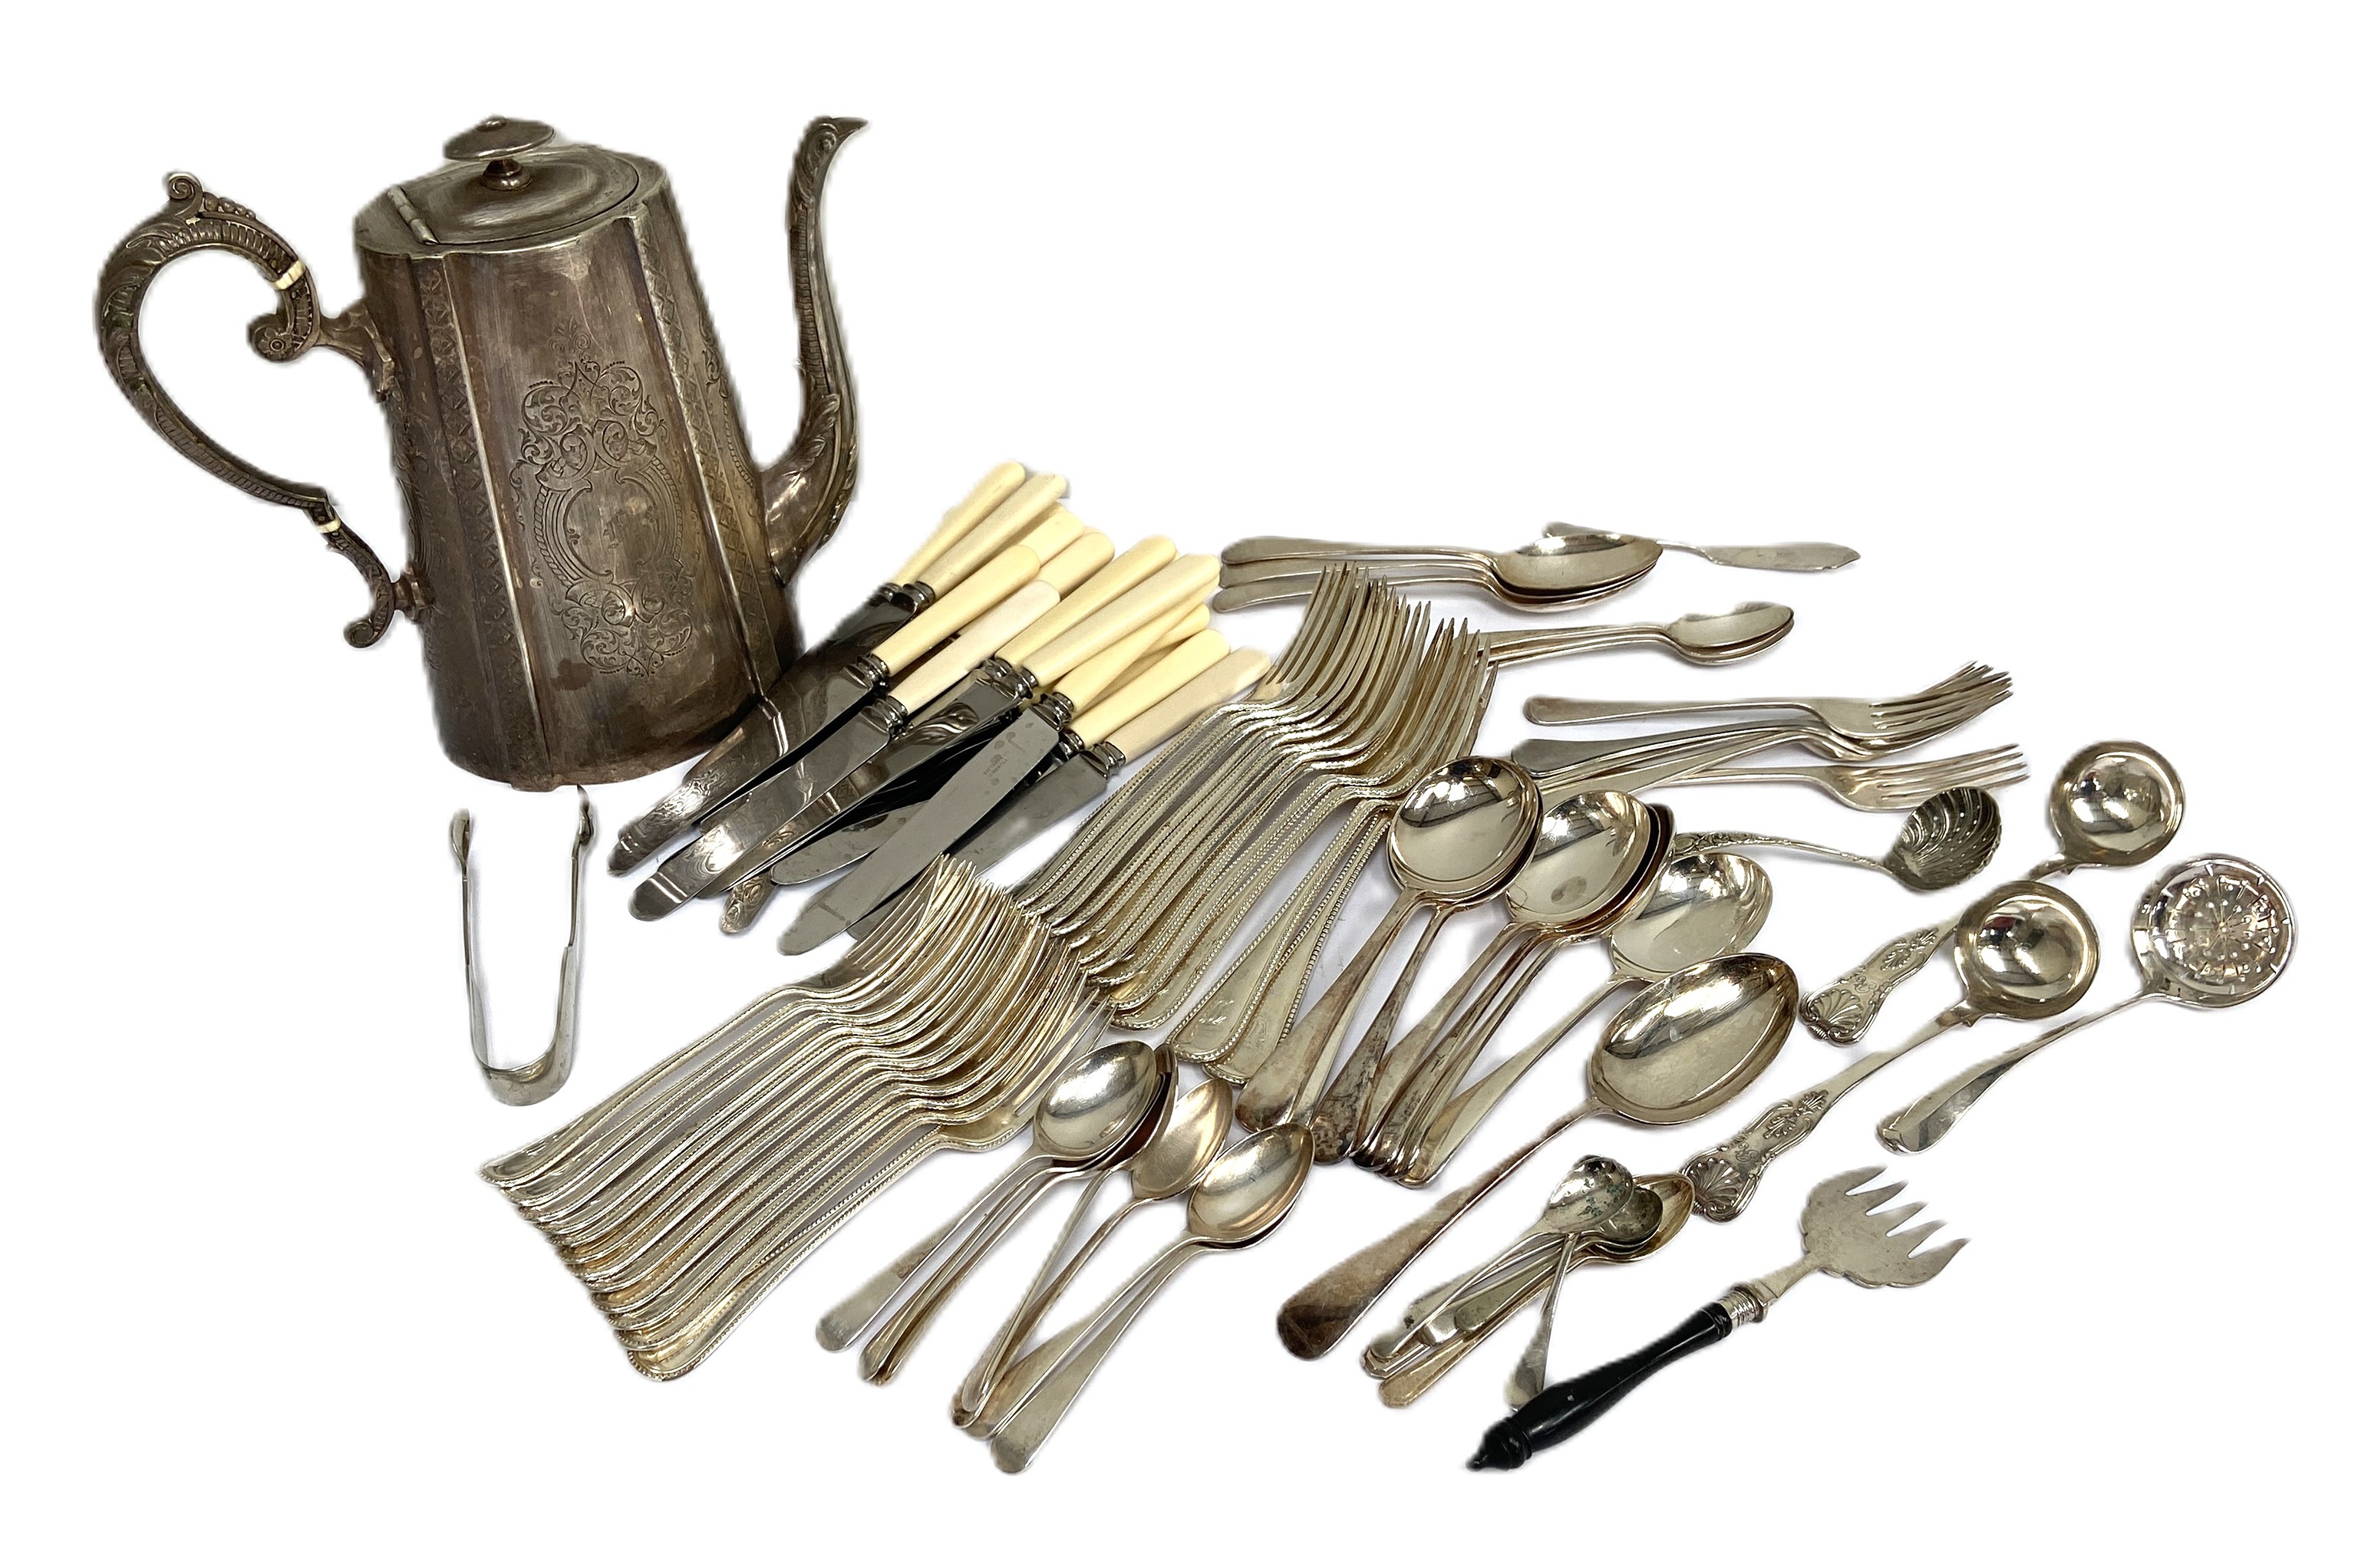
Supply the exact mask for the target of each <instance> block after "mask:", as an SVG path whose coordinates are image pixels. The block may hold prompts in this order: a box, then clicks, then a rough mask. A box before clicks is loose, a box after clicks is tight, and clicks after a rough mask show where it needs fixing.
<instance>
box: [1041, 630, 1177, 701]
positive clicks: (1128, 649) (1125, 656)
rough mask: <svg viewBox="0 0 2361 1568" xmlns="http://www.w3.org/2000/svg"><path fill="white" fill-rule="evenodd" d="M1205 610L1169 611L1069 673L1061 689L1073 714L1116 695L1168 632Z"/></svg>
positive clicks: (1125, 635)
mask: <svg viewBox="0 0 2361 1568" xmlns="http://www.w3.org/2000/svg"><path fill="white" fill-rule="evenodd" d="M1203 608H1204V607H1203V606H1202V605H1193V604H1184V605H1181V606H1180V607H1178V608H1177V609H1170V610H1167V611H1165V613H1164V614H1162V615H1160V616H1159V617H1158V618H1157V619H1155V620H1151V621H1149V622H1148V624H1147V625H1145V626H1142V627H1140V628H1138V629H1137V630H1133V631H1129V632H1126V634H1124V635H1123V636H1122V637H1120V638H1118V639H1117V640H1116V641H1114V642H1113V643H1111V644H1109V645H1108V647H1107V648H1106V650H1105V651H1104V652H1101V653H1098V654H1096V655H1094V656H1093V657H1091V658H1088V659H1085V660H1083V661H1082V663H1079V664H1077V665H1075V666H1074V667H1073V668H1072V669H1071V670H1069V671H1067V672H1066V674H1064V675H1063V676H1062V677H1060V679H1059V681H1058V685H1057V689H1058V690H1059V691H1060V692H1061V693H1063V694H1064V696H1065V698H1066V700H1067V701H1068V702H1070V703H1071V704H1073V711H1075V712H1081V711H1082V710H1083V709H1085V708H1088V707H1091V706H1092V705H1093V703H1096V702H1097V701H1098V700H1099V699H1100V698H1101V697H1104V696H1106V695H1107V694H1108V693H1110V692H1112V691H1114V690H1115V686H1116V685H1117V684H1119V683H1120V682H1122V680H1123V678H1124V677H1125V676H1126V675H1127V674H1130V673H1131V672H1132V669H1133V667H1134V666H1135V665H1137V664H1138V663H1140V661H1141V660H1142V659H1143V658H1145V657H1146V656H1147V654H1148V650H1149V649H1151V648H1155V647H1157V646H1159V644H1161V643H1162V642H1163V641H1164V638H1165V636H1166V634H1167V633H1168V632H1170V631H1171V630H1174V629H1175V627H1176V626H1179V625H1182V624H1185V623H1186V622H1187V621H1188V620H1190V619H1191V617H1192V616H1193V615H1194V613H1195V612H1196V611H1197V610H1199V609H1203ZM1168 656H1169V655H1168Z"/></svg>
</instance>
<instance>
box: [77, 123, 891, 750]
mask: <svg viewBox="0 0 2361 1568" xmlns="http://www.w3.org/2000/svg"><path fill="white" fill-rule="evenodd" d="M861 125H862V122H861V121H859V120H853V119H818V120H814V121H813V122H812V123H811V124H810V126H808V127H807V130H806V131H805V134H804V139H803V144H802V146H801V147H800V148H798V149H797V152H796V159H795V170H794V174H793V177H792V181H791V183H790V188H789V196H788V203H787V242H788V248H789V252H790V256H791V258H792V268H791V271H792V275H793V279H794V283H795V292H796V316H797V324H798V331H799V348H800V354H801V362H802V371H803V381H804V410H803V418H802V422H801V424H800V426H799V427H798V429H797V431H796V436H795V439H794V440H793V442H791V443H790V444H789V446H788V449H787V452H786V454H785V455H784V456H782V457H781V458H779V460H778V461H777V462H775V463H774V464H772V465H771V466H769V467H768V468H758V467H757V466H756V465H755V463H754V461H753V459H752V456H751V455H750V453H749V451H748V447H747V441H746V434H745V431H744V428H743V426H742V424H741V421H740V417H739V412H738V405H737V401H736V399H735V397H734V395H733V394H732V392H731V389H730V381H729V377H728V375H727V372H726V371H725V369H724V368H723V364H722V359H721V356H720V350H719V346H718V345H717V343H716V340H715V334H714V331H713V327H712V323H710V321H709V320H708V317H707V314H706V307H705V300H704V295H703V292H702V291H701V290H700V289H699V287H698V285H697V275H696V273H695V271H694V269H692V268H691V266H690V262H689V255H688V247H687V243H686V237H685V236H684V233H683V230H682V227H681V222H680V216H679V213H678V211H677V209H676V208H675V205H674V202H673V195H672V190H671V184H670V181H669V179H668V177H667V176H666V175H665V173H664V170H663V169H662V168H661V167H659V166H658V165H656V164H655V163H653V162H652V161H650V160H648V159H643V158H635V157H631V156H630V155H627V154H622V153H614V152H608V151H605V150H603V149H601V148H595V147H590V146H588V145H582V144H573V143H566V142H562V141H559V140H557V139H556V137H555V132H554V131H552V130H551V129H550V127H549V126H544V125H539V124H536V123H534V122H532V121H526V120H499V119H495V120H487V121H485V122H484V123H483V124H482V125H481V126H477V127H475V128H474V129H473V130H470V131H467V132H465V133H462V134H461V135H460V136H458V137H453V138H452V140H451V142H450V143H449V144H448V145H447V146H446V147H445V149H444V151H445V157H446V158H448V159H451V160H452V161H450V162H448V163H446V164H445V165H444V166H443V167H442V168H440V169H438V170H434V172H432V173H430V174H426V175H423V176H421V177H420V178H418V179H416V180H412V181H406V182H404V183H403V184H401V185H399V186H395V187H393V188H391V189H390V190H388V191H387V192H385V193H384V194H383V195H382V196H380V197H379V199H378V200H377V201H375V202H373V203H370V204H369V205H368V207H367V208H365V209H364V210H363V211H362V213H361V214H360V215H359V217H358V218H357V220H356V221H355V224H354V243H355V247H356V249H357V252H358V256H359V261H360V274H361V291H362V297H361V299H360V301H359V302H357V303H356V304H354V305H353V306H352V307H351V308H349V309H347V310H346V311H345V312H343V313H341V314H338V315H334V316H324V315H323V314H322V313H321V311H320V305H319V300H318V294H317V288H316V285H315V282H314V279H313V273H312V271H311V269H309V268H307V267H306V266H305V265H304V263H303V262H302V258H299V257H298V256H297V255H296V253H295V251H294V249H293V247H291V246H289V245H288V244H287V242H286V241H285V240H284V239H282V238H281V237H280V236H279V235H278V234H277V233H275V232H274V231H272V230H271V229H270V228H269V226H268V225H265V224H264V223H262V221H261V220H260V219H258V217H256V216H255V214H254V213H253V212H252V210H251V209H249V208H247V207H245V206H242V205H240V204H238V203H235V202H232V201H229V200H227V199H226V198H225V197H222V196H220V195H217V194H215V193H214V192H210V191H207V190H206V189H205V188H204V187H203V184H202V183H201V182H200V181H198V180H197V179H196V178H195V177H194V176H193V175H189V174H173V175H170V176H169V177H168V178H167V179H166V181H165V192H166V197H167V201H166V204H165V206H164V207H163V209H162V210H161V211H159V212H158V213H157V214H154V215H153V216H152V217H150V218H148V219H147V220H146V221H145V222H143V223H142V224H140V225H138V226H137V228H135V229H134V230H133V231H132V232H131V233H130V234H129V235H127V236H125V238H124V239H123V241H122V243H121V244H120V245H118V246H117V247H115V252H114V254H113V255H112V256H110V257H109V258H107V261H106V264H105V267H104V270H103V271H102V273H101V275H100V279H99V289H98V302H97V329H98V337H99V348H100V352H101V354H102V355H103V356H104V358H105V360H106V364H107V368H108V370H109V372H110V373H111V374H112V375H113V376H114V378H115V385H116V387H117V388H118V389H120V390H121V391H122V393H123V395H124V396H125V397H126V399H127V400H129V401H130V402H131V405H132V407H133V408H134V409H135V410H136V411H137V412H138V413H139V415H140V417H141V418H142V419H144V420H146V421H147V422H148V424H149V426H150V427H152V428H153V429H154V430H155V431H156V433H158V434H159V435H160V436H162V437H163V438H164V440H165V441H166V442H168V443H169V444H170V445H171V446H172V447H173V449H174V450H176V451H178V452H180V453H181V455H183V456H185V457H187V458H188V459H189V460H190V461H191V462H192V463H194V464H196V465H197V466H199V467H201V468H203V469H204V470H205V471H206V472H207V473H209V474H212V475H213V476H214V477H216V478H219V479H222V480H223V481H225V483H228V484H230V485H233V486H235V487H236V488H239V489H241V490H244V491H245V492H246V493H247V494H248V495H251V496H255V497H257V498H258V499H263V500H267V501H270V502H272V503H274V504H277V505H280V506H285V507H291V508H293V509H295V510H299V511H301V512H302V513H303V514H304V515H305V516H306V517H308V518H309V519H310V520H311V522H312V524H313V527H314V528H315V529H317V530H318V531H319V533H320V535H321V537H322V539H323V540H324V542H325V543H327V545H328V547H329V548H330V549H332V550H334V551H335V552H336V553H337V554H341V555H343V556H344V557H345V558H346V560H347V561H349V562H351V563H352V565H354V567H355V568H356V569H357V571H358V572H359V573H360V575H361V577H362V580H363V582H364V583H365V585H366V586H367V587H368V594H369V608H368V613H366V614H365V615H363V616H362V617H361V618H360V619H359V620H356V621H354V622H353V623H352V624H351V625H350V626H348V627H346V630H345V636H346V641H348V642H351V643H352V644H354V645H355V646H357V647H366V646H368V644H370V643H372V642H375V641H378V640H379V638H380V637H382V636H383V635H384V634H385V631H386V630H387V628H388V626H389V625H390V623H391V621H392V619H393V617H394V615H395V614H396V613H397V612H400V613H403V614H407V615H409V616H411V617H412V619H413V620H416V621H417V622H418V627H419V632H420V635H421V638H422V640H423V644H424V651H425V654H426V668H427V679H428V684H429V685H430V686H431V687H432V688H433V691H434V712H435V722H436V728H437V729H438V730H439V731H440V734H441V737H442V741H443V748H444V751H445V752H446V753H447V754H448V755H449V757H450V758H451V760H452V761H453V762H456V763H458V764H459V765H460V766H461V767H463V768H466V769H467V770H468V771H469V772H471V773H479V774H482V775H483V776H484V777H487V778H490V779H495V780H499V781H500V782H502V783H505V784H514V785H517V786H518V787H520V788H524V789H548V788H552V787H554V786H555V785H559V784H598V783H604V782H608V781H611V780H616V779H626V778H633V777H637V776H638V775H640V774H642V773H648V772H651V771H653V770H654V769H656V768H661V767H664V766H667V765H669V764H670V763H672V762H677V761H679V760H680V759H682V758H684V757H686V756H689V755H692V754H694V753H695V752H697V751H699V750H701V749H702V748H704V747H705V746H707V745H708V744H710V743H711V742H712V741H713V740H715V739H717V738H718V737H719V736H720V735H721V734H722V733H723V732H724V731H725V730H727V729H729V728H730V725H731V724H732V723H733V722H734V721H735V720H736V718H738V716H739V714H740V712H741V710H742V709H743V708H744V707H745V706H746V704H747V703H748V702H749V701H750V700H752V699H753V698H755V697H758V696H761V695H762V694H763V692H764V691H765V690H766V689H768V688H769V687H770V686H771V685H772V684H773V683H774V681H775V680H776V679H777V677H778V675H779V674H780V671H781V670H782V668H783V667H784V666H785V664H786V663H788V662H790V661H792V660H793V659H794V658H795V656H796V653H797V652H798V651H799V650H800V647H801V638H800V636H799V634H798V632H797V630H796V620H795V615H794V611H793V609H792V608H791V606H790V605H789V603H788V599H787V596H786V593H785V582H786V581H787V580H788V579H789V578H791V577H792V576H793V574H794V572H795V569H796V566H797V565H799V564H800V563H801V562H802V560H803V559H804V558H805V557H806V556H807V554H810V552H811V551H813V550H815V549H817V548H818V546H819V545H821V544H822V543H826V542H827V540H828V538H829V535H830V534H831V533H832V532H834V531H835V529H836V525H837V522H838V520H839V519H840V517H841V516H842V515H843V511H844V508H845V504H846V502H847V501H848V500H849V499H850V498H851V492H852V482H853V472H854V467H855V436H854V419H853V403H852V384H851V378H850V376H849V374H848V373H847V371H846V368H845V365H844V350H843V344H842V338H841V335H840V331H839V329H838V324H837V319H836V307H835V302H834V299H833V297H832V295H831V293H830V291H829V280H828V270H827V267H826V264H825V262H824V261H823V259H822V258H821V254H820V243H819V229H818V222H819V198H820V186H821V181H823V179H824V178H825V176H826V173H827V170H828V168H829V163H830V161H831V160H832V159H833V158H834V157H835V154H836V151H837V148H839V147H840V145H841V144H842V142H843V141H844V139H845V138H846V137H849V136H851V134H852V133H853V132H854V131H856V130H858V129H859V128H860V127H861ZM200 250H223V251H227V252H230V253H231V254H234V255H237V256H242V257H244V258H246V259H247V261H249V262H251V263H252V264H253V265H254V267H255V268H256V269H257V270H258V271H259V272H260V273H261V274H262V276H263V278H264V279H265V280H267V281H269V284H270V285H271V287H272V288H273V290H274V291H276V294H277V307H276V309H275V311H274V312H273V313H271V314H269V315H266V316H264V317H262V318H261V319H260V320H258V321H257V322H256V323H254V325H253V327H252V328H251V329H250V330H249V332H248V334H247V335H248V337H249V339H250V340H251V342H252V344H253V345H254V347H255V349H256V351H257V352H258V353H259V354H260V355H261V356H263V357H264V358H266V359H270V360H274V361H278V362H281V363H283V362H286V361H288V360H291V359H295V358H297V357H299V356H302V354H304V353H305V352H307V351H309V350H310V349H313V348H315V347H327V348H330V349H333V350H335V352H337V353H339V354H342V355H344V356H346V357H347V358H350V359H351V360H353V362H354V363H355V364H357V365H358V366H359V367H361V369H362V372H363V374H364V375H366V376H367V377H368V385H369V389H370V391H371V392H372V393H373V394H375V396H376V397H377V399H378V401H379V404H380V405H381V406H382V407H383V409H384V411H385V415H386V422H387V426H388V429H389V431H390V433H391V436H392V444H393V451H394V455H395V462H396V466H397V469H398V476H397V477H399V478H400V479H401V494H402V499H403V504H404V507H405V510H407V513H408V517H407V524H408V534H409V538H410V542H411V545H412V557H411V560H410V562H409V564H408V565H406V566H404V567H403V568H402V570H401V572H400V573H399V574H389V573H388V572H387V570H386V568H385V565H384V564H383V563H382V562H380V561H379V558H378V556H377V554H376V553H375V552H374V551H373V550H371V549H370V548H369V546H368V545H367V544H366V543H362V542H361V539H360V536H359V535H358V534H357V533H356V532H354V531H353V529H352V528H351V527H350V526H349V525H348V524H347V523H346V521H345V519H344V517H343V515H342V513H341V512H340V510H338V508H337V506H336V503H335V500H334V499H332V498H331V497H330V496H329V495H328V493H327V491H325V490H324V489H322V488H319V487H318V486H315V485H308V484H302V483H300V482H296V481H292V480H288V479H282V478H280V477H278V476H276V475H274V474H270V473H269V472H267V471H265V470H263V469H261V468H258V467H257V466H254V465H252V464H250V463H247V462H246V461H245V460H243V459H241V458H239V457H237V456H236V455H234V454H232V453H230V452H229V451H228V450H226V449H225V448H224V447H223V446H222V445H221V444H219V443H217V442H215V441H214V440H213V439H212V438H211V437H210V436H208V435H207V434H205V433H204V432H203V431H202V430H201V429H199V428H198V427H197V425H196V424H195V422H192V420H191V419H190V418H189V417H188V416H187V415H186V414H185V413H184V412H182V411H181V409H180V407H179V405H178V404H176V403H175V402H174V401H173V400H171V399H170V397H169V396H167V395H166V394H165V392H164V391H163V389H162V388H161V387H160V386H159V385H158V383H157V381H156V378H155V375H154V372H153V370H152V368H151V367H149V365H148V359H147V356H146V354H145V351H144V349H143V348H142V346H141V342H140V334H139V313H140V310H141V308H142V306H143V304H144V303H145V301H146V298H147V294H148V289H149V287H150V285H151V284H152V283H153V281H154V280H155V278H156V276H157V274H158V273H159V272H160V271H161V270H162V269H163V268H165V267H166V266H167V265H169V264H170V263H171V262H172V261H174V260H176V259H177V258H180V257H182V256H186V255H190V254H192V253H193V252H196V251H200Z"/></svg>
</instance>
